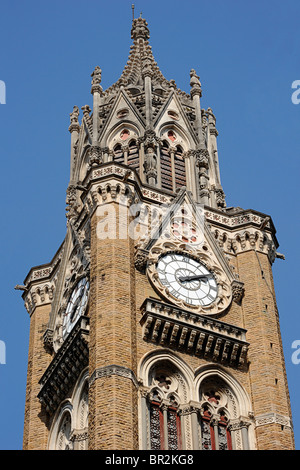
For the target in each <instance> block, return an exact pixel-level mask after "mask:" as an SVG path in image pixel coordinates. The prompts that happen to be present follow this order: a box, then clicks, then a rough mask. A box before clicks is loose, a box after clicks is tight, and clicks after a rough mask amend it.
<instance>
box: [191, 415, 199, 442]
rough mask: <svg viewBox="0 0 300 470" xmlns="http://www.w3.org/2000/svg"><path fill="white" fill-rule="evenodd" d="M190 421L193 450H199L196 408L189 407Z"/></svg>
mask: <svg viewBox="0 0 300 470" xmlns="http://www.w3.org/2000/svg"><path fill="white" fill-rule="evenodd" d="M191 421H192V438H193V449H194V450H199V434H198V428H199V423H198V408H195V407H194V406H192V407H191Z"/></svg>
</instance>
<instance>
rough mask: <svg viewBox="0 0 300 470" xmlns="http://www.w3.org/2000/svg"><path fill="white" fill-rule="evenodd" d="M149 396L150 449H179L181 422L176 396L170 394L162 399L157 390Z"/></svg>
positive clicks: (180, 445) (180, 446)
mask: <svg viewBox="0 0 300 470" xmlns="http://www.w3.org/2000/svg"><path fill="white" fill-rule="evenodd" d="M150 397H151V398H150V399H149V416H150V449H151V450H179V449H181V448H182V444H181V423H180V416H179V414H178V401H177V399H176V397H175V396H173V395H170V396H169V397H168V398H167V399H163V398H162V397H161V394H160V393H159V392H157V391H154V392H153V393H152V394H151V395H150Z"/></svg>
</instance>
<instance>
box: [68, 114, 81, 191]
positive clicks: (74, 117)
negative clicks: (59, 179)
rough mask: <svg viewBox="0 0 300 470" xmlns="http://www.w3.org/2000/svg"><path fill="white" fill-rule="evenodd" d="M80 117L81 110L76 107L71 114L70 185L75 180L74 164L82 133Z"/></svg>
mask: <svg viewBox="0 0 300 470" xmlns="http://www.w3.org/2000/svg"><path fill="white" fill-rule="evenodd" d="M78 116H79V108H78V106H74V107H73V111H72V113H71V114H70V126H69V132H70V133H71V156H70V183H71V184H72V181H73V179H74V175H73V172H74V164H75V158H76V146H77V141H78V136H79V131H80V125H79V122H78Z"/></svg>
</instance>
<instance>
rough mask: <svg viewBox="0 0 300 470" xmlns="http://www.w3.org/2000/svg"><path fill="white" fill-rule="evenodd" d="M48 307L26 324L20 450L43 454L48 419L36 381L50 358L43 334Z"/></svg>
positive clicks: (36, 311)
mask: <svg viewBox="0 0 300 470" xmlns="http://www.w3.org/2000/svg"><path fill="white" fill-rule="evenodd" d="M50 309H51V305H50V304H47V305H42V306H38V307H36V308H35V310H34V311H33V313H32V315H31V320H30V335H29V351H28V370H27V387H26V401H25V418H24V434H23V449H24V450H45V449H46V448H47V441H48V434H49V433H48V416H47V414H46V412H45V411H44V409H43V408H42V406H41V403H40V402H39V399H38V398H37V395H38V393H39V391H40V386H39V383H38V382H39V380H40V378H41V377H42V375H43V373H44V372H45V370H46V369H47V367H48V365H49V364H50V361H51V355H50V354H49V353H48V352H47V351H46V349H45V347H44V340H43V334H44V332H45V330H46V327H47V324H48V321H49V314H50Z"/></svg>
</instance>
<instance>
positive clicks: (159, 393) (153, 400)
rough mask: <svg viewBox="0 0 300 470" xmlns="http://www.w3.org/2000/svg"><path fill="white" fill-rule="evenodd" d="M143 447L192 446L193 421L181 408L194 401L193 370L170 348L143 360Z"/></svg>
mask: <svg viewBox="0 0 300 470" xmlns="http://www.w3.org/2000/svg"><path fill="white" fill-rule="evenodd" d="M139 371H140V379H141V381H142V383H143V387H142V390H141V394H140V418H141V419H140V430H141V447H142V448H143V449H153V450H159V449H164V450H167V449H168V450H177V449H182V448H186V447H187V448H191V440H192V437H191V434H192V430H191V422H190V419H189V417H183V416H182V413H181V412H182V408H183V407H184V405H185V403H187V402H188V401H190V400H191V393H192V390H193V388H192V376H193V374H192V371H191V370H190V368H189V367H188V366H187V364H185V363H184V361H182V360H181V359H180V358H179V357H178V356H176V355H175V354H173V353H172V352H170V351H169V350H162V351H157V352H154V353H150V354H147V355H146V356H145V357H144V358H143V360H142V361H141V362H140V368H139Z"/></svg>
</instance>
